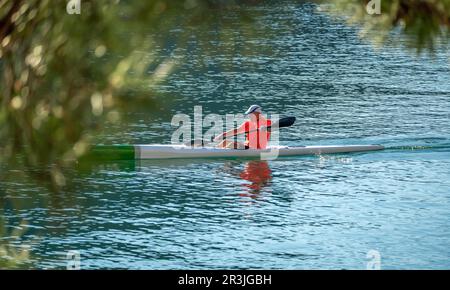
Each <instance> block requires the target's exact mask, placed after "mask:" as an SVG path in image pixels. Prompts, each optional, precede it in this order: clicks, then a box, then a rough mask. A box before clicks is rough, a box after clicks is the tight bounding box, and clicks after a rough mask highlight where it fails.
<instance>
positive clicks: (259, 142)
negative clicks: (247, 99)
mask: <svg viewBox="0 0 450 290" xmlns="http://www.w3.org/2000/svg"><path fill="white" fill-rule="evenodd" d="M245 115H246V116H249V117H250V120H248V121H245V122H244V123H242V125H241V126H239V127H238V128H237V129H232V130H230V131H227V132H224V133H222V134H220V135H218V136H217V137H216V138H214V141H216V142H218V141H221V142H220V143H219V144H218V145H217V147H219V148H231V149H266V147H267V144H268V143H269V140H270V131H267V130H264V127H267V126H271V125H272V121H271V120H270V119H267V118H265V117H264V116H263V114H262V108H261V106H259V105H252V106H250V108H248V110H247V111H246V112H245ZM244 133H245V142H244V143H242V142H236V141H230V140H226V139H225V138H229V137H233V136H236V135H240V134H244Z"/></svg>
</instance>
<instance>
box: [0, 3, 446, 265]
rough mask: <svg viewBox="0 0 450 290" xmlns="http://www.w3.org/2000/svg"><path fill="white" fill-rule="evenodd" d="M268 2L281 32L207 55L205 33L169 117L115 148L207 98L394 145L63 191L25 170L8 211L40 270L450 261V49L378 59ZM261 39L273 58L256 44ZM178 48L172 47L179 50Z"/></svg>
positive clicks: (152, 121)
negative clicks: (70, 254)
mask: <svg viewBox="0 0 450 290" xmlns="http://www.w3.org/2000/svg"><path fill="white" fill-rule="evenodd" d="M252 9H255V10H258V13H260V14H261V17H260V18H259V20H258V21H259V25H262V26H264V27H271V29H273V30H274V31H277V36H276V37H272V36H270V37H269V36H267V37H264V35H257V36H255V37H250V38H243V37H242V35H241V34H243V32H239V31H237V32H235V33H234V34H235V37H236V38H237V39H240V41H239V45H237V46H236V47H231V48H230V47H227V46H224V45H222V44H221V42H220V40H216V43H215V45H213V46H212V47H209V50H208V55H206V59H202V57H201V56H203V55H204V54H205V51H203V50H202V49H201V47H202V46H201V43H199V42H200V40H199V39H201V38H200V37H199V38H198V39H196V38H195V37H193V39H192V46H190V47H188V48H184V49H187V50H189V51H187V52H183V53H181V54H187V55H188V57H186V58H185V59H183V64H182V65H181V66H179V67H178V68H177V70H176V71H175V73H174V74H172V75H171V76H170V77H169V79H168V80H167V82H165V83H164V85H163V86H161V88H160V91H161V92H163V93H165V94H166V95H170V97H171V98H170V100H167V104H166V105H165V106H164V107H163V109H162V111H161V112H160V113H159V114H152V113H147V112H141V111H139V112H130V113H129V120H130V121H129V123H128V124H127V125H126V130H125V131H124V130H123V124H122V125H121V126H120V127H114V126H112V125H111V126H109V127H108V128H106V129H105V131H104V132H102V135H101V137H99V139H101V140H102V142H103V143H108V144H109V143H124V142H132V143H168V142H169V140H170V137H171V134H172V132H173V129H174V128H171V127H170V120H171V118H172V116H173V114H175V113H186V114H190V115H192V114H193V106H194V105H201V106H203V112H204V114H208V113H218V114H225V113H242V112H243V111H245V109H246V108H247V107H248V106H249V105H250V104H253V103H258V104H260V105H262V106H263V108H264V109H265V111H266V112H269V113H280V114H281V115H282V116H296V117H297V123H296V125H295V126H293V127H291V128H286V129H284V130H283V131H282V135H281V137H280V138H281V143H282V144H286V145H299V144H303V145H308V144H315V145H318V144H383V145H385V146H386V147H388V149H387V150H385V151H382V152H373V153H358V154H348V155H333V156H309V157H290V158H282V159H279V160H275V161H269V162H263V161H251V160H211V159H210V160H174V161H149V160H147V161H136V162H134V161H121V162H111V163H102V164H94V165H93V167H91V168H89V170H77V169H74V171H73V173H72V175H73V176H75V179H74V181H73V183H72V184H71V186H70V189H68V190H67V192H66V193H65V194H64V195H58V196H55V195H52V194H50V193H49V192H48V191H47V190H46V189H45V188H44V187H42V188H40V187H36V185H34V184H31V183H29V182H27V181H26V179H24V178H23V176H22V175H21V173H20V172H17V173H15V174H17V179H16V181H15V182H11V181H9V182H6V181H4V182H2V184H0V186H1V187H2V188H3V189H4V190H3V191H4V193H3V198H2V199H3V205H4V217H5V219H6V221H7V222H6V225H7V228H8V230H13V229H14V228H17V227H18V225H19V223H20V221H22V220H25V221H27V223H28V227H27V229H28V230H27V232H26V235H25V237H24V238H23V239H21V240H19V241H15V242H14V241H13V243H16V244H25V243H28V244H31V258H32V261H33V263H34V267H37V268H65V267H66V253H67V251H69V250H76V251H79V252H80V255H81V267H82V268H84V269H91V268H132V269H142V268H146V269H148V268H150V269H167V268H169V269H173V268H177V269H179V268H182V269H205V268H232V269H238V268H254V269H259V268H265V269H267V268H271V269H272V268H275V269H311V268H312V269H365V268H366V265H367V263H368V261H369V259H368V258H367V257H366V255H367V253H368V252H369V251H370V250H376V251H378V252H379V254H380V256H381V267H382V268H384V269H413V268H421V269H441V268H449V267H450V250H449V249H450V247H449V245H450V227H449V226H448V225H449V224H450V190H449V188H450V138H449V133H450V126H449V125H450V124H449V123H450V98H449V97H450V66H449V65H450V57H449V53H448V51H439V52H438V53H437V55H436V56H435V58H431V57H427V56H422V57H416V56H414V55H411V54H409V53H407V52H405V51H404V50H403V49H401V48H396V47H392V46H390V45H388V46H387V47H386V48H384V49H382V50H379V51H377V50H374V49H373V48H372V47H371V46H370V45H369V44H367V43H365V42H363V41H361V40H360V39H359V38H358V37H357V31H356V30H355V29H354V28H350V27H346V26H344V25H342V24H340V23H339V22H336V21H332V20H330V19H329V18H327V17H326V16H324V15H321V14H317V13H315V12H314V7H313V6H312V5H309V4H292V5H289V6H284V7H274V6H272V7H257V8H252ZM230 17H232V16H230ZM199 33H200V32H199ZM202 33H209V34H210V35H212V36H214V35H215V34H216V33H217V31H216V30H214V29H211V30H210V31H206V32H202ZM239 37H240V38H239ZM400 41H401V40H400ZM247 42H248V43H250V42H252V43H255V42H256V43H257V44H259V47H261V50H257V51H252V52H251V53H250V52H248V51H246V43H247ZM175 48H176V47H175V46H174V45H173V42H169V41H168V42H167V44H166V45H165V46H162V47H160V49H161V51H163V52H166V53H167V55H171V54H172V53H173V51H175ZM268 48H270V49H268ZM230 55H232V60H231V61H230V58H229V56H230ZM164 102H166V101H164ZM169 104H170V105H169ZM8 170H9V171H10V172H14V171H13V170H14V168H9V169H8ZM11 235H12V234H11ZM6 238H8V236H7V237H6Z"/></svg>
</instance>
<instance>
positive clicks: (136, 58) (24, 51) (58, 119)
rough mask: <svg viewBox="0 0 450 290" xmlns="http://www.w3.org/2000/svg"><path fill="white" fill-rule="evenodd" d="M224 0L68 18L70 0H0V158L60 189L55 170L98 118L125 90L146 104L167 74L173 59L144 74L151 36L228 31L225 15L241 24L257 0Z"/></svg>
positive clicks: (106, 115)
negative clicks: (212, 28)
mask: <svg viewBox="0 0 450 290" xmlns="http://www.w3.org/2000/svg"><path fill="white" fill-rule="evenodd" d="M226 2H227V5H224V4H221V3H225V1H212V0H210V1H207V0H186V1H169V0H166V1H161V0H159V1H118V0H117V1H88V0H82V1H81V2H80V3H81V5H80V8H81V9H80V14H68V13H67V11H66V5H67V3H68V1H57V2H55V1H50V0H27V1H24V0H16V1H8V0H0V9H1V10H0V47H1V50H0V72H1V94H0V102H1V108H0V124H1V127H0V150H1V151H0V156H1V157H0V158H2V160H0V162H5V161H6V162H17V161H20V163H23V164H24V165H25V166H26V167H28V168H30V167H31V168H36V167H38V168H49V169H48V170H47V169H46V170H44V172H39V174H38V175H39V177H41V178H44V179H51V180H52V183H53V184H54V185H55V186H56V187H60V186H63V185H64V184H65V177H64V175H63V174H62V170H61V168H63V167H64V166H65V165H67V164H70V163H71V162H73V161H74V160H76V159H77V158H79V157H80V156H82V155H83V154H85V152H86V151H87V150H88V149H89V144H90V140H91V137H92V133H93V132H95V130H96V129H98V128H99V126H100V125H101V124H102V123H103V122H104V121H106V120H107V121H110V122H118V121H119V120H120V110H121V108H122V107H123V106H121V102H124V101H125V100H124V98H125V97H127V92H128V91H129V90H132V89H133V90H134V91H135V89H136V88H137V87H139V88H146V89H145V90H142V91H140V92H139V96H138V97H140V98H141V99H150V97H151V96H152V91H151V87H152V86H154V85H156V84H157V83H158V82H160V81H162V80H163V79H164V78H165V77H166V76H167V75H168V74H169V73H170V71H171V69H172V67H173V65H174V64H175V61H173V60H172V61H167V62H163V63H162V65H160V66H159V67H158V68H157V69H156V70H155V71H154V73H149V71H148V70H149V66H150V65H151V64H152V63H155V62H157V55H155V53H154V52H153V51H154V47H155V45H156V43H157V42H158V40H159V39H158V36H160V35H163V36H167V35H170V33H171V32H170V30H171V29H173V28H175V27H182V28H183V30H184V31H185V32H184V33H185V34H187V35H190V34H192V33H193V31H194V29H196V30H197V29H201V28H202V27H203V26H204V27H207V26H208V25H212V24H215V25H220V26H221V27H223V26H226V25H227V21H226V19H222V12H223V11H228V10H233V11H234V12H235V13H238V14H240V13H241V14H242V15H241V18H240V19H242V21H241V23H240V24H239V25H242V26H245V27H247V26H248V25H247V24H248V23H249V21H247V20H248V19H249V17H246V15H245V13H243V10H242V9H240V7H241V6H240V5H246V2H257V1H240V4H239V5H238V4H237V3H235V2H234V1H226ZM72 8H73V7H72ZM70 10H71V9H69V11H70ZM72 12H73V11H72ZM177 37H180V38H181V40H179V42H181V43H177V45H183V43H182V41H187V40H188V37H187V36H184V37H183V35H177ZM224 41H227V38H224ZM229 41H232V39H231V40H229ZM133 101H136V99H127V100H126V102H129V103H132V102H133ZM150 104H151V103H150ZM147 105H148V104H147ZM148 109H151V107H149V108H148ZM17 156H18V157H17Z"/></svg>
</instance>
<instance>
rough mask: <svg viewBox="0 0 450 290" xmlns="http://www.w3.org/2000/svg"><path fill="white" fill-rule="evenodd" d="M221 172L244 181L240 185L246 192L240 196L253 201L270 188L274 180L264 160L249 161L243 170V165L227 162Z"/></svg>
mask: <svg viewBox="0 0 450 290" xmlns="http://www.w3.org/2000/svg"><path fill="white" fill-rule="evenodd" d="M219 171H220V172H225V173H227V174H229V175H230V176H234V177H235V178H236V179H237V180H240V181H243V182H241V183H240V184H241V187H243V188H244V189H245V191H244V192H243V193H240V194H239V195H240V196H242V197H250V198H253V199H257V198H258V196H259V195H260V194H261V191H262V190H263V189H264V188H265V187H267V186H270V181H271V180H272V171H271V170H270V167H269V163H268V162H267V161H262V160H251V161H248V162H246V163H245V165H244V168H243V169H242V166H241V164H239V163H237V162H234V163H233V162H226V163H225V164H224V165H223V167H222V168H220V169H219Z"/></svg>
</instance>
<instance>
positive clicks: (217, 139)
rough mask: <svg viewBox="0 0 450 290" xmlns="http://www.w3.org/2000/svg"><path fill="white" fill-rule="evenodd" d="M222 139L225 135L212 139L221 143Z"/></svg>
mask: <svg viewBox="0 0 450 290" xmlns="http://www.w3.org/2000/svg"><path fill="white" fill-rule="evenodd" d="M223 137H225V133H222V134H219V135H217V136H216V138H214V142H219V141H222V140H223Z"/></svg>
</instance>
